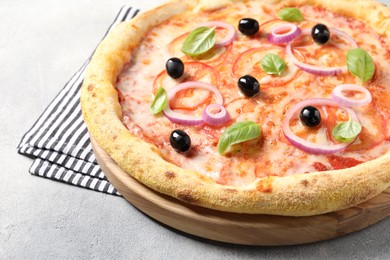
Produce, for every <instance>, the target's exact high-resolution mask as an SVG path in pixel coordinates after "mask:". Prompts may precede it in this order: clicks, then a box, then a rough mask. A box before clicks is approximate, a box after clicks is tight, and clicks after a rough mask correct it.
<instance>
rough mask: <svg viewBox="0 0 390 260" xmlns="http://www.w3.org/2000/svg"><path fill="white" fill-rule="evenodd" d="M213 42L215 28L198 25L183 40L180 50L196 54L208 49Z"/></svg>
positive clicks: (191, 54) (211, 46)
mask: <svg viewBox="0 0 390 260" xmlns="http://www.w3.org/2000/svg"><path fill="white" fill-rule="evenodd" d="M214 44H215V28H210V27H199V28H196V29H195V30H193V31H192V32H191V33H190V34H189V35H188V36H187V38H186V39H185V40H184V43H183V46H182V47H181V51H182V52H184V53H185V54H187V55H190V56H198V55H200V54H203V53H205V52H207V51H209V50H210V49H211V48H213V47H214Z"/></svg>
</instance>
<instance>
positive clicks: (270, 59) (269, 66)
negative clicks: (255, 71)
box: [260, 53, 286, 76]
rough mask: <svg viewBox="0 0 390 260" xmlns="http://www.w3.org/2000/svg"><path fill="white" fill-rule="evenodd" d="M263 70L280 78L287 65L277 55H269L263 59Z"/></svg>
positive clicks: (261, 63)
mask: <svg viewBox="0 0 390 260" xmlns="http://www.w3.org/2000/svg"><path fill="white" fill-rule="evenodd" d="M260 66H261V68H262V69H263V70H264V71H265V72H267V73H268V74H276V75H278V76H280V75H281V74H282V72H283V71H284V70H285V69H286V63H285V62H284V61H283V60H282V58H280V57H279V56H278V55H277V54H273V53H270V54H267V55H265V56H264V57H263V59H261V62H260Z"/></svg>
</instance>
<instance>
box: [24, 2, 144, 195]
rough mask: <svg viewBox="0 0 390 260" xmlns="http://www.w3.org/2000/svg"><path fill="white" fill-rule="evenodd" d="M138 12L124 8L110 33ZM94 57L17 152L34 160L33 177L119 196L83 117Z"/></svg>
mask: <svg viewBox="0 0 390 260" xmlns="http://www.w3.org/2000/svg"><path fill="white" fill-rule="evenodd" d="M138 12H139V10H138V9H134V8H132V7H128V6H124V7H122V8H121V9H120V11H119V13H118V15H117V17H116V18H115V20H114V22H113V23H112V24H111V26H110V28H109V29H108V31H107V33H108V32H109V31H110V30H111V29H112V28H113V27H114V26H115V25H116V24H117V23H119V22H121V21H125V20H130V19H132V18H133V17H134V16H136V15H137V13H138ZM107 33H106V35H107ZM106 35H105V36H106ZM105 36H104V37H105ZM91 56H92V55H91ZM91 56H90V57H89V58H88V60H87V61H86V62H85V63H84V64H83V66H82V67H81V68H80V69H79V70H78V71H77V72H76V73H75V74H74V76H73V77H72V78H71V79H70V80H69V81H68V82H67V83H66V85H65V87H64V88H63V89H62V90H61V91H60V92H59V93H58V95H57V96H56V97H55V98H54V100H53V101H52V102H51V103H50V105H49V106H48V107H47V108H46V110H45V111H44V112H43V113H42V115H41V116H40V117H39V118H38V120H37V121H36V122H35V124H34V125H33V126H32V127H31V129H30V130H29V131H28V132H27V133H26V134H25V135H24V136H23V138H22V140H21V142H20V144H19V145H18V148H17V149H18V152H19V153H20V154H23V155H26V156H29V157H32V158H33V159H34V162H33V164H32V166H31V168H30V169H29V172H30V173H31V174H33V175H37V176H41V177H45V178H49V179H53V180H57V181H61V182H65V183H69V184H72V185H76V186H80V187H84V188H88V189H92V190H96V191H101V192H105V193H108V194H114V195H120V194H119V193H118V191H117V190H116V189H115V188H114V187H113V186H112V184H111V183H110V182H109V181H108V180H107V178H106V177H105V176H104V173H103V172H102V170H101V169H100V167H99V165H98V164H97V162H96V158H95V155H94V154H93V151H92V146H91V143H90V140H89V135H88V131H87V127H86V126H85V124H84V121H83V117H82V115H81V107H80V88H81V85H82V82H83V78H84V71H85V68H86V66H87V65H88V63H89V61H90V58H91Z"/></svg>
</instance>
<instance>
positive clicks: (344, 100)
mask: <svg viewBox="0 0 390 260" xmlns="http://www.w3.org/2000/svg"><path fill="white" fill-rule="evenodd" d="M345 90H349V91H358V92H361V93H364V94H365V96H364V98H362V99H357V100H356V99H352V98H348V97H347V96H345V95H344V94H343V91H345ZM331 97H332V99H333V100H334V101H336V102H337V103H339V104H340V105H341V106H348V107H359V106H365V105H367V104H369V103H370V102H371V101H372V96H371V93H370V91H368V90H367V89H366V88H365V87H362V86H358V85H353V84H343V85H338V86H337V87H335V88H334V89H333V91H332V94H331Z"/></svg>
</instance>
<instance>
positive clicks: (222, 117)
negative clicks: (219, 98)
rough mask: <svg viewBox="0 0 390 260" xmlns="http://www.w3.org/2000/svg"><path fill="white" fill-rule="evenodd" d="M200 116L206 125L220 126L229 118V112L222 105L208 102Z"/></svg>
mask: <svg viewBox="0 0 390 260" xmlns="http://www.w3.org/2000/svg"><path fill="white" fill-rule="evenodd" d="M215 110H216V112H215ZM202 118H203V121H204V122H205V123H206V124H208V125H211V126H221V125H223V124H225V123H226V122H227V121H228V120H229V114H228V112H227V110H226V108H225V107H224V106H222V105H219V104H210V105H208V106H207V107H206V109H205V110H203V113H202Z"/></svg>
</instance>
